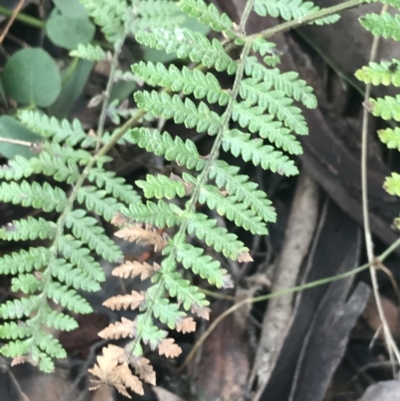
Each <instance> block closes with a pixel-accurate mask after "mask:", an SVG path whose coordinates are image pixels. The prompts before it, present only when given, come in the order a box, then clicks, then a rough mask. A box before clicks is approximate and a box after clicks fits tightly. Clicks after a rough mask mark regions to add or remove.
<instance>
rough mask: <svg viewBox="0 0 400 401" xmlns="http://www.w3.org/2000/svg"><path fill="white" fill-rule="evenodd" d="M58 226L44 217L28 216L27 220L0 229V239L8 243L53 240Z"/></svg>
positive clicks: (14, 222)
mask: <svg viewBox="0 0 400 401" xmlns="http://www.w3.org/2000/svg"><path fill="white" fill-rule="evenodd" d="M55 234H56V224H55V223H53V222H52V221H48V220H45V219H43V218H42V217H39V218H37V219H36V218H34V217H32V216H28V217H27V218H26V219H22V220H17V221H13V222H12V223H9V224H7V225H6V226H5V227H2V228H0V239H2V240H6V241H26V240H28V239H29V240H35V239H53V238H54V236H55Z"/></svg>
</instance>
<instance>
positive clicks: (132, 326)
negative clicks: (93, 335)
mask: <svg viewBox="0 0 400 401" xmlns="http://www.w3.org/2000/svg"><path fill="white" fill-rule="evenodd" d="M99 336H100V337H101V338H105V339H106V338H107V339H113V340H118V339H119V338H127V337H129V338H134V337H135V336H136V321H135V320H129V319H126V318H125V317H123V318H122V319H121V321H120V322H115V323H114V324H110V325H108V326H107V327H106V328H105V329H103V330H102V331H100V333H99Z"/></svg>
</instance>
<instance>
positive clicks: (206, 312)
mask: <svg viewBox="0 0 400 401" xmlns="http://www.w3.org/2000/svg"><path fill="white" fill-rule="evenodd" d="M192 313H194V314H195V315H197V316H198V317H201V318H203V319H205V320H210V313H211V309H210V308H208V307H207V306H198V305H192Z"/></svg>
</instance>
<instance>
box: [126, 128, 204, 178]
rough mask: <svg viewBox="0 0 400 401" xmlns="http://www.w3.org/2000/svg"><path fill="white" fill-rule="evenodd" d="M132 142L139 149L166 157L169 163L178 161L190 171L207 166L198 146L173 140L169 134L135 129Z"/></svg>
mask: <svg viewBox="0 0 400 401" xmlns="http://www.w3.org/2000/svg"><path fill="white" fill-rule="evenodd" d="M131 133H132V140H133V142H134V143H136V144H137V145H138V146H139V147H141V148H143V149H146V150H147V151H148V152H152V153H154V154H156V155H157V156H164V157H165V158H166V159H167V160H168V161H176V162H177V163H179V164H180V165H183V166H186V167H187V168H188V169H195V170H197V171H199V170H201V169H203V168H204V166H205V163H206V162H205V160H204V159H202V158H201V157H200V155H199V153H198V151H197V148H196V145H195V144H194V143H193V142H192V141H191V140H190V139H186V140H185V141H183V140H182V139H181V138H179V137H175V138H172V137H171V135H170V134H169V133H168V132H163V133H162V134H160V133H159V132H158V131H157V130H154V129H149V128H143V127H142V128H134V129H133V130H132V131H131Z"/></svg>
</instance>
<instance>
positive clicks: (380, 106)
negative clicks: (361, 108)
mask: <svg viewBox="0 0 400 401" xmlns="http://www.w3.org/2000/svg"><path fill="white" fill-rule="evenodd" d="M370 102H371V111H372V114H373V115H374V116H375V117H381V118H383V119H384V120H392V119H393V120H396V121H400V95H396V97H392V96H385V97H384V98H377V99H371V101H370Z"/></svg>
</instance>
